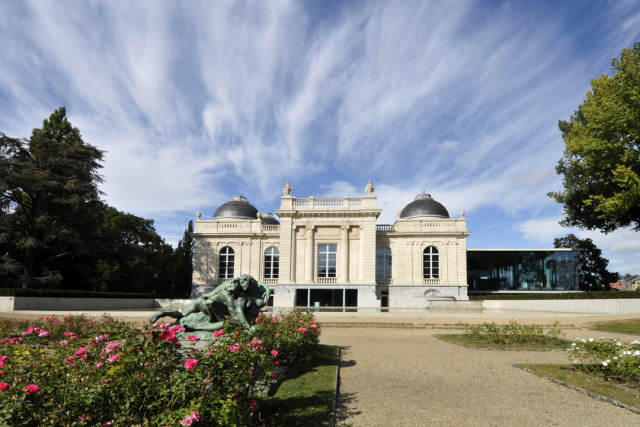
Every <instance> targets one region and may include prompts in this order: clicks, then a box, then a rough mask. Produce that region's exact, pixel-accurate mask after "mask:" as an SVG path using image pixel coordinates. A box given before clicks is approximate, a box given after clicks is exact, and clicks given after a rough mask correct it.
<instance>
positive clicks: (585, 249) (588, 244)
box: [553, 234, 618, 291]
mask: <svg viewBox="0 0 640 427" xmlns="http://www.w3.org/2000/svg"><path fill="white" fill-rule="evenodd" d="M553 245H554V247H556V248H571V249H576V250H578V251H579V254H578V266H579V273H578V275H579V278H578V280H579V283H580V289H582V290H584V291H603V290H609V283H613V282H615V281H617V280H618V273H611V272H609V271H608V270H607V265H609V260H608V259H606V258H603V257H602V251H601V250H600V249H598V247H597V246H596V245H595V244H594V243H593V241H592V240H591V239H579V238H578V237H576V236H575V235H573V234H568V235H566V236H565V237H559V238H556V239H554V240H553Z"/></svg>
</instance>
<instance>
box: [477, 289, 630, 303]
mask: <svg viewBox="0 0 640 427" xmlns="http://www.w3.org/2000/svg"><path fill="white" fill-rule="evenodd" d="M621 298H640V291H624V292H622V291H596V292H572V293H560V292H559V293H554V294H543V293H537V294H535V293H530V294H492V295H471V296H469V299H470V300H472V301H485V300H550V299H621Z"/></svg>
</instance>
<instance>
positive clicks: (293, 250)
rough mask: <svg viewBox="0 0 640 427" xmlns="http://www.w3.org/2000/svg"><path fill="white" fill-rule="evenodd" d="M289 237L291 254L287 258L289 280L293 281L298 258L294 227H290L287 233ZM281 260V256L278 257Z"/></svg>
mask: <svg viewBox="0 0 640 427" xmlns="http://www.w3.org/2000/svg"><path fill="white" fill-rule="evenodd" d="M289 238H290V239H291V256H290V257H289V259H290V260H291V261H290V262H291V270H290V271H291V277H290V279H291V282H292V283H295V281H296V263H297V262H298V260H297V259H296V251H297V249H296V228H295V227H291V232H290V233H289ZM280 260H282V258H280Z"/></svg>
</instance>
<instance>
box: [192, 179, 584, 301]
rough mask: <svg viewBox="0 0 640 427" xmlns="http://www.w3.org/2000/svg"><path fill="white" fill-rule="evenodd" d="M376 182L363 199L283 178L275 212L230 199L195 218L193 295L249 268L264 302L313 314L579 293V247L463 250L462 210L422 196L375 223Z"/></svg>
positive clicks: (376, 216) (465, 225)
mask: <svg viewBox="0 0 640 427" xmlns="http://www.w3.org/2000/svg"><path fill="white" fill-rule="evenodd" d="M380 213H381V209H378V207H377V202H376V195H375V188H374V186H373V184H372V183H371V182H369V183H368V185H367V186H366V188H365V192H364V195H363V196H361V197H342V198H315V197H306V198H297V197H294V196H293V195H292V188H291V186H290V184H289V183H288V182H287V184H286V185H285V186H284V188H283V195H282V197H281V198H280V208H279V209H276V210H275V214H276V215H277V218H278V219H279V220H278V219H276V216H275V215H274V214H272V213H268V212H258V210H257V209H256V208H255V207H254V206H253V205H251V204H250V203H249V202H248V201H247V199H246V198H244V197H242V196H233V197H232V198H231V200H230V201H228V202H226V203H224V204H222V205H221V206H220V207H219V208H218V209H217V210H216V211H215V213H214V214H213V217H212V218H211V219H202V215H201V214H200V213H198V219H197V220H196V221H195V224H194V232H193V236H194V240H195V246H194V265H193V291H192V297H196V296H198V295H201V294H202V293H204V292H206V291H209V290H211V289H213V288H214V287H215V286H217V285H219V284H220V283H222V282H224V281H225V280H229V279H231V278H233V277H237V276H239V275H241V274H250V275H252V276H253V277H255V278H256V279H258V280H260V281H262V282H264V283H266V284H267V285H269V287H270V289H271V293H272V299H271V300H270V305H272V306H273V307H276V308H293V307H305V308H313V309H317V310H323V309H325V310H347V311H348V310H357V309H374V310H388V309H405V308H409V309H411V308H413V309H418V308H425V307H428V306H429V301H433V300H458V301H464V300H468V299H469V296H468V295H469V294H470V293H487V292H530V291H543V292H545V291H546V292H555V291H568V290H577V289H578V283H577V279H578V275H577V263H576V258H577V252H576V251H572V250H567V249H545V250H536V249H528V250H515V249H510V250H506V249H504V250H503V249H484V250H482V249H478V250H470V249H467V242H466V239H467V237H468V236H469V235H470V233H469V232H468V231H467V224H466V223H467V221H466V219H465V217H464V212H460V216H459V217H457V218H452V217H450V215H449V212H448V211H447V209H446V208H445V207H444V206H443V205H442V204H441V203H439V202H437V201H436V200H434V199H433V198H432V197H431V195H429V194H425V193H422V194H418V195H417V196H416V198H415V200H413V201H411V202H410V203H408V204H407V205H406V206H405V207H404V209H402V211H401V212H400V213H399V214H398V218H397V219H396V221H395V223H394V224H384V225H383V224H377V223H376V221H377V219H378V216H379V215H380Z"/></svg>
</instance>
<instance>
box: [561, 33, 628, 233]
mask: <svg viewBox="0 0 640 427" xmlns="http://www.w3.org/2000/svg"><path fill="white" fill-rule="evenodd" d="M612 70H613V73H614V74H613V76H608V75H605V74H603V75H601V76H600V77H599V78H597V79H593V80H591V88H592V89H591V91H588V92H587V95H586V99H585V100H584V102H583V103H582V104H581V105H580V106H579V107H578V109H577V110H576V112H575V113H574V114H573V115H572V116H571V118H570V119H569V121H568V122H567V121H560V122H559V127H560V131H561V132H562V138H563V139H564V141H565V144H566V147H565V151H564V156H563V158H562V159H561V160H560V161H559V162H558V165H557V167H556V171H557V173H558V174H559V175H562V176H563V187H564V190H563V191H560V192H551V193H549V196H551V197H553V198H555V199H556V201H557V202H559V203H562V204H563V206H564V219H563V221H562V224H563V225H565V226H578V227H581V228H586V229H590V230H591V229H600V230H602V231H604V232H605V233H608V232H610V231H613V230H615V229H617V228H619V227H625V226H632V227H634V228H635V229H636V230H640V42H637V43H635V44H634V46H633V48H631V49H624V50H623V51H622V54H621V55H620V59H617V58H614V59H613V61H612Z"/></svg>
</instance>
